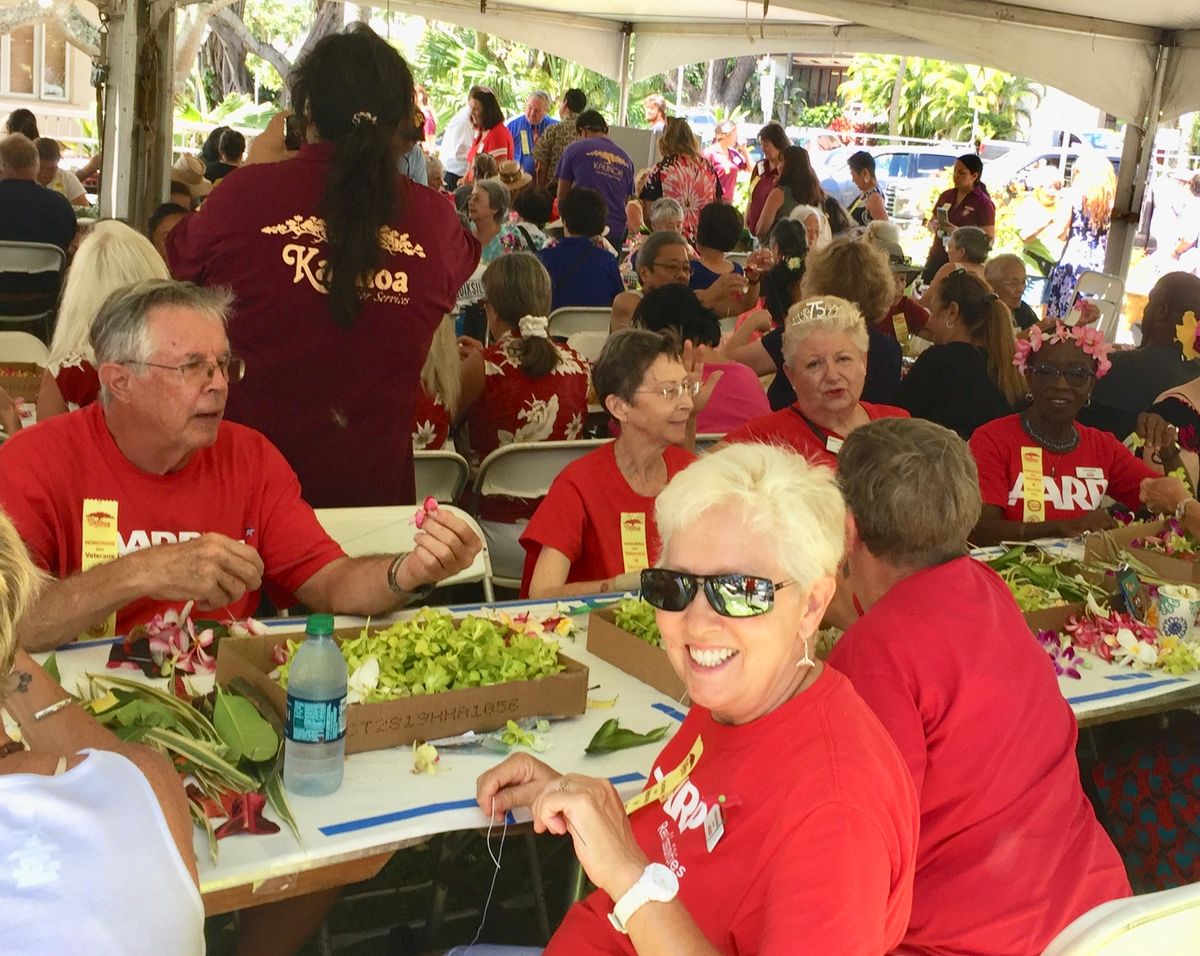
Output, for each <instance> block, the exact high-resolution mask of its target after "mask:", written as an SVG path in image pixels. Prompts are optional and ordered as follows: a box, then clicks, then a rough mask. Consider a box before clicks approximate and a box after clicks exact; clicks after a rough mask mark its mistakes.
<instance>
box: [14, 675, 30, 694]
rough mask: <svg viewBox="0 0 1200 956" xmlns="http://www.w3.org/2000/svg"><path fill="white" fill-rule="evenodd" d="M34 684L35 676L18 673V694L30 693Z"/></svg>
mask: <svg viewBox="0 0 1200 956" xmlns="http://www.w3.org/2000/svg"><path fill="white" fill-rule="evenodd" d="M32 683H33V675H32V674H27V673H25V672H24V671H18V672H17V693H18V694H27V693H29V685H30V684H32Z"/></svg>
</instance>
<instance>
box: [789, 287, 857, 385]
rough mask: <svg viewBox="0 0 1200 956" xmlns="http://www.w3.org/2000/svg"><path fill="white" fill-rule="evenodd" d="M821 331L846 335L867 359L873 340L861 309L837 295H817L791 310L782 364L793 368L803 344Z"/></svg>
mask: <svg viewBox="0 0 1200 956" xmlns="http://www.w3.org/2000/svg"><path fill="white" fill-rule="evenodd" d="M821 331H824V332H842V333H844V334H845V335H846V336H847V337H848V338H849V339H850V341H851V342H852V343H854V347H855V348H856V349H858V350H859V351H860V352H862V354H863V358H864V360H865V359H866V355H867V347H868V345H869V344H870V340H869V339H868V337H867V323H866V322H864V321H863V317H862V313H861V312H859V311H858V306H856V305H855V304H854V303H853V302H848V301H847V300H845V299H839V298H838V297H837V296H835V295H814V296H809V297H808V298H807V299H801V300H800V301H799V302H797V303H796V304H795V305H793V306H792V307H791V308H790V309H788V312H787V318H786V319H785V320H784V324H783V364H784V365H787V366H789V367H790V366H791V364H792V359H793V358H795V357H796V349H797V347H798V346H799V345H800V343H801V342H803V341H804V340H805V339H806V338H808V337H809V335H811V334H812V333H813V332H821Z"/></svg>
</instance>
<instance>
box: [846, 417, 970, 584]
mask: <svg viewBox="0 0 1200 956" xmlns="http://www.w3.org/2000/svg"><path fill="white" fill-rule="evenodd" d="M837 475H838V483H839V484H840V485H841V488H842V494H844V495H845V496H846V505H847V506H848V507H849V509H850V511H851V513H852V514H853V515H854V522H855V524H856V525H857V526H858V535H859V537H860V538H861V539H862V542H863V544H864V545H866V547H867V550H868V551H870V552H871V554H873V555H875V556H876V557H878V558H882V559H884V560H886V561H890V562H892V563H894V564H896V565H899V566H906V567H928V566H930V565H933V564H940V563H942V562H944V561H949V560H951V559H952V558H956V557H960V556H962V555H964V554H966V553H967V536H968V535H969V534H970V533H971V530H972V529H973V528H974V527H975V524H976V522H978V521H979V514H980V510H981V507H982V505H981V501H980V494H979V470H978V467H977V466H976V464H975V458H974V456H972V454H971V451H970V449H969V448H968V447H967V443H966V442H965V441H963V440H962V439H961V438H960V437H959V436H958V435H957V434H955V433H954V432H952V431H950V429H948V428H943V427H942V426H941V425H935V424H934V423H933V422H928V421H923V420H922V419H919V418H886V419H879V420H878V421H874V422H870V423H869V424H866V425H862V426H860V427H859V428H856V429H854V431H853V432H851V433H850V435H849V436H848V437H847V438H846V442H845V444H844V445H842V449H841V451H840V452H838V468H837Z"/></svg>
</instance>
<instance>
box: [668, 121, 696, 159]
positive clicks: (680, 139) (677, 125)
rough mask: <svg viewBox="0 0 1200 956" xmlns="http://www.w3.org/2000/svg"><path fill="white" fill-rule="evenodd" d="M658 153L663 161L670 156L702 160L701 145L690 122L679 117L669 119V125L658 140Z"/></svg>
mask: <svg viewBox="0 0 1200 956" xmlns="http://www.w3.org/2000/svg"><path fill="white" fill-rule="evenodd" d="M658 152H659V155H660V156H662V158H663V159H666V158H667V157H668V156H691V157H692V158H694V159H700V158H701V157H700V144H699V143H698V142H696V134H695V133H693V132H692V128H691V127H690V126H689V125H688V121H687V120H685V119H680V118H679V117H678V116H673V117H668V119H667V125H666V126H665V127H664V129H663V131H662V135H661V136H659V138H658Z"/></svg>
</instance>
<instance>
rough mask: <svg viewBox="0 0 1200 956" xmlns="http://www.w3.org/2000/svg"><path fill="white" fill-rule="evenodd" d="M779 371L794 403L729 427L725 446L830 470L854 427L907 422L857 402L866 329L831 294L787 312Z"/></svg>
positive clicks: (899, 412) (893, 411) (884, 408)
mask: <svg viewBox="0 0 1200 956" xmlns="http://www.w3.org/2000/svg"><path fill="white" fill-rule="evenodd" d="M783 372H784V374H785V375H786V376H787V379H788V381H789V382H790V383H791V386H792V388H793V389H794V390H795V394H796V401H795V404H793V405H790V406H788V407H787V408H784V409H781V410H779V411H777V412H771V414H769V415H763V416H762V417H761V418H755V419H753V420H751V421H749V422H747V423H746V424H745V425H743V426H742V427H741V428H735V429H734V430H733V431H731V432H730V433H729V434H728V435H726V436H725V441H726V442H730V443H738V442H769V443H772V444H783V445H787V446H788V447H790V448H793V449H795V450H796V451H798V452H799V453H800V454H802V455H804V456H805V457H806V458H807V459H808V460H809V461H810V462H812V463H813V464H820V465H827V466H829V467H831V468H832V467H836V465H837V456H838V451H839V449H840V448H841V447H842V443H843V442H844V441H845V440H846V438H847V436H849V435H850V433H851V432H853V431H854V430H855V429H856V428H858V427H860V426H862V425H865V424H866V423H867V422H869V421H872V420H874V419H876V418H887V417H893V416H898V417H907V416H908V412H906V411H904V410H903V409H901V408H893V407H892V406H891V405H876V404H873V403H871V402H864V401H862V391H863V384H864V383H865V382H866V378H867V327H866V323H865V322H864V321H863V317H862V313H860V312H859V311H858V307H857V306H855V305H854V304H853V303H852V302H847V301H846V300H845V299H839V298H838V297H837V296H832V295H825V296H813V297H811V298H808V299H802V300H801V301H799V302H797V303H796V304H795V305H794V306H792V307H791V309H790V310H789V311H788V314H787V318H786V320H785V321H784V329H783Z"/></svg>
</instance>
